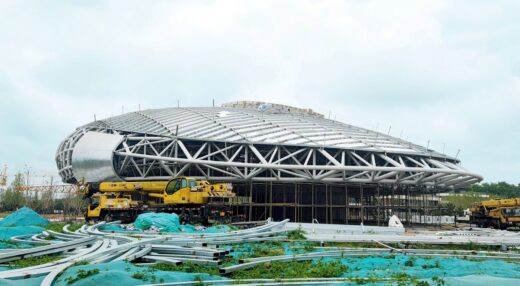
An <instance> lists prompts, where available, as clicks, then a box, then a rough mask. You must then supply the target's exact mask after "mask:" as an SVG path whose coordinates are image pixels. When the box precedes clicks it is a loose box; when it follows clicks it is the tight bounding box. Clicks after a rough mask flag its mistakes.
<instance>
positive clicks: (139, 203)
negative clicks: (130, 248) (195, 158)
mask: <svg viewBox="0 0 520 286" xmlns="http://www.w3.org/2000/svg"><path fill="white" fill-rule="evenodd" d="M88 193H89V194H90V201H89V205H88V209H87V213H86V219H87V220H94V221H97V220H104V221H112V220H121V221H123V222H129V221H134V220H135V218H136V217H137V216H138V215H139V214H141V213H145V212H168V213H172V212H173V213H176V214H178V215H179V217H180V219H181V221H184V222H188V221H189V222H190V223H195V222H200V223H211V222H231V221H233V220H235V219H236V217H234V216H233V213H232V208H231V204H230V203H231V201H232V200H233V198H235V197H236V195H235V193H234V192H233V186H232V185H231V184H230V183H217V184H210V183H209V182H208V181H206V180H196V179H194V178H190V177H176V178H173V179H171V180H170V181H147V182H101V183H99V184H98V185H92V186H91V187H90V188H89V190H88Z"/></svg>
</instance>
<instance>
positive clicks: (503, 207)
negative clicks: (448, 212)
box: [470, 198, 520, 229]
mask: <svg viewBox="0 0 520 286" xmlns="http://www.w3.org/2000/svg"><path fill="white" fill-rule="evenodd" d="M470 211H471V216H470V223H472V224H476V225H477V226H479V227H494V228H498V229H506V228H507V227H509V226H517V225H518V224H520V198H513V199H500V200H487V201H482V202H480V203H479V204H477V205H475V206H474V207H472V208H471V209H470Z"/></svg>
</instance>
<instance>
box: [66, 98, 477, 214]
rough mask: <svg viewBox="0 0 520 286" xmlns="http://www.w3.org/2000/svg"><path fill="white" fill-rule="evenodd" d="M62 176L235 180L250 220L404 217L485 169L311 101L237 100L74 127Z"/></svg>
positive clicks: (240, 208) (430, 207)
mask: <svg viewBox="0 0 520 286" xmlns="http://www.w3.org/2000/svg"><path fill="white" fill-rule="evenodd" d="M56 163H57V166H58V169H59V174H60V176H61V177H62V179H63V181H64V182H67V183H78V182H88V183H96V182H100V181H108V180H110V181H144V180H146V181H150V180H168V179H169V178H171V177H174V176H180V175H183V176H191V177H196V178H204V179H207V180H209V181H214V182H217V181H218V182H221V181H226V182H232V183H233V185H234V190H235V192H236V193H237V194H238V195H239V196H240V197H243V198H244V200H242V201H241V203H240V204H237V205H236V206H235V208H236V211H237V212H240V213H243V214H244V215H245V216H246V217H248V219H250V220H260V219H265V218H267V217H273V218H274V219H282V218H290V219H291V220H292V221H296V222H310V221H312V220H313V219H317V220H318V221H319V222H320V223H354V222H359V221H363V222H371V223H377V224H380V223H382V222H384V221H385V220H387V219H388V217H390V216H391V215H392V214H397V215H398V216H399V217H400V218H402V220H403V221H405V222H406V221H410V220H411V217H412V216H414V215H426V214H428V213H432V212H434V211H435V210H436V209H438V208H439V204H438V203H437V201H436V200H435V199H434V197H433V195H434V194H436V193H438V192H441V191H446V190H451V189H462V188H464V187H465V186H468V185H470V184H473V183H476V182H479V181H481V180H482V177H481V176H479V175H477V174H474V173H471V172H469V171H467V170H465V169H463V168H462V167H461V166H460V161H459V160H458V159H457V158H454V157H450V156H447V155H445V154H441V153H439V152H435V151H433V150H430V149H427V148H425V147H422V146H419V145H417V144H413V143H411V142H408V141H405V140H401V139H399V138H395V137H392V136H389V135H386V134H382V133H379V132H375V131H371V130H368V129H364V128H360V127H356V126H352V125H349V124H345V123H342V122H338V121H335V120H330V119H326V118H324V116H323V115H321V114H319V113H316V112H314V111H312V110H311V109H302V108H297V107H291V106H286V105H279V104H270V103H262V102H251V101H241V102H233V103H228V104H224V105H222V106H221V107H177V108H163V109H150V110H144V111H136V112H130V113H126V114H123V115H120V116H115V117H110V118H107V119H103V120H98V121H94V122H91V123H89V124H86V125H84V126H81V127H79V128H77V129H76V130H75V131H74V132H73V133H72V134H71V135H70V136H68V137H67V138H66V139H65V140H64V141H63V142H62V143H61V144H60V146H59V148H58V151H57V154H56Z"/></svg>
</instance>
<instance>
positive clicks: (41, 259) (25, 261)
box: [9, 255, 61, 268]
mask: <svg viewBox="0 0 520 286" xmlns="http://www.w3.org/2000/svg"><path fill="white" fill-rule="evenodd" d="M60 258H61V256H57V255H43V256H38V257H28V258H22V259H18V260H15V261H11V262H9V266H11V267H16V268H23V267H30V266H35V265H40V264H45V263H49V262H53V261H56V260H59V259H60Z"/></svg>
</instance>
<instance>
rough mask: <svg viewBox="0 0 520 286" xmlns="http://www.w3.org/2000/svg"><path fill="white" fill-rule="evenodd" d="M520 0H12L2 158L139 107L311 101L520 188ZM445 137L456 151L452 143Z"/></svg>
mask: <svg viewBox="0 0 520 286" xmlns="http://www.w3.org/2000/svg"><path fill="white" fill-rule="evenodd" d="M519 15H520V1H516V0H513V1H301V0H299V1H279V0H277V1H264V0H262V1H127V0H125V1H10V0H0V106H1V109H0V138H1V141H0V144H1V145H0V164H4V163H5V164H8V166H9V172H10V173H11V174H13V173H14V172H15V171H17V170H20V169H23V168H24V166H25V165H29V166H31V168H32V170H33V172H35V173H37V174H42V175H43V174H49V175H50V174H57V171H56V167H55V162H54V155H55V152H56V148H57V147H58V144H59V143H60V141H61V140H63V139H64V138H65V137H66V136H67V135H69V134H70V133H71V132H72V131H73V130H74V129H75V128H76V127H78V126H80V125H83V124H86V123H88V122H90V121H92V120H93V117H94V114H96V116H97V118H98V119H100V118H104V117H109V116H111V115H118V114H120V113H121V112H122V106H124V111H125V112H128V111H133V110H137V108H138V106H139V105H140V106H141V109H147V108H159V107H169V106H176V105H177V100H179V101H180V105H181V106H210V105H211V104H212V100H213V99H214V100H215V102H216V103H217V104H221V103H223V102H228V101H235V100H260V101H269V102H276V103H283V104H289V105H295V106H298V107H304V108H307V107H310V108H313V109H314V110H316V111H318V112H321V113H323V114H325V115H326V116H328V114H329V111H330V112H331V114H332V117H333V118H334V117H335V118H336V119H337V120H340V121H343V122H346V123H350V124H354V125H359V126H362V127H367V128H370V129H376V128H377V129H378V130H379V131H384V132H385V133H386V132H388V130H389V129H390V126H391V129H390V134H391V135H393V136H396V137H400V136H401V137H402V138H403V139H408V140H410V141H412V142H414V143H417V144H421V145H427V142H428V140H429V141H430V148H433V149H435V150H437V151H440V152H442V151H443V150H445V152H446V153H447V154H448V155H453V156H454V155H455V154H456V153H457V150H458V149H460V150H461V151H460V154H459V158H460V159H461V160H462V165H463V167H465V168H467V169H468V170H470V171H472V172H475V173H478V174H481V175H483V176H484V180H485V181H488V182H494V181H507V182H510V183H515V184H517V183H520V151H519V148H520V17H519ZM444 146H445V147H444Z"/></svg>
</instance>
